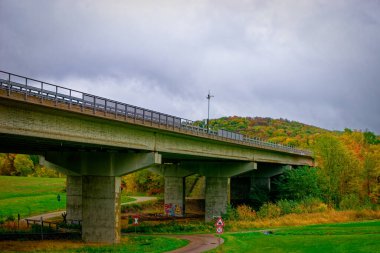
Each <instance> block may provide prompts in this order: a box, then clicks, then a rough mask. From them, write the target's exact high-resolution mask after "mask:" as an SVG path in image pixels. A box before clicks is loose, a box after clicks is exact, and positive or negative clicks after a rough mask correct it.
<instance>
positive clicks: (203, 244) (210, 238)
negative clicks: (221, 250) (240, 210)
mask: <svg viewBox="0 0 380 253" xmlns="http://www.w3.org/2000/svg"><path fill="white" fill-rule="evenodd" d="M168 237H174V238H178V239H184V240H188V241H189V244H188V245H186V246H185V247H183V248H179V249H176V250H173V251H170V252H168V253H199V252H205V251H207V250H211V249H214V248H216V247H218V246H219V239H218V238H217V237H215V236H214V235H213V234H202V235H170V236H168ZM223 242H224V241H223V239H222V238H220V244H222V243H223Z"/></svg>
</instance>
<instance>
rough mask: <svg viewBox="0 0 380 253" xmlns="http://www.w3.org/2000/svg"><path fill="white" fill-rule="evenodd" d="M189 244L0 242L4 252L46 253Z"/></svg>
mask: <svg viewBox="0 0 380 253" xmlns="http://www.w3.org/2000/svg"><path fill="white" fill-rule="evenodd" d="M187 244H188V242H187V241H185V240H180V239H176V238H166V237H153V236H128V237H127V236H125V237H122V239H121V243H120V244H113V245H101V244H95V243H92V244H91V243H88V244H86V243H84V242H81V241H64V240H62V241H61V240H55V241H12V242H6V241H0V249H1V251H2V252H20V251H22V252H24V251H26V252H45V253H53V252H54V253H63V252H65V253H66V252H67V253H77V252H78V253H79V252H81V253H82V252H86V253H97V252H99V253H100V252H109V253H111V252H115V253H116V252H130V253H139V252H152V253H160V252H167V251H171V250H174V249H177V248H180V247H183V246H185V245H187Z"/></svg>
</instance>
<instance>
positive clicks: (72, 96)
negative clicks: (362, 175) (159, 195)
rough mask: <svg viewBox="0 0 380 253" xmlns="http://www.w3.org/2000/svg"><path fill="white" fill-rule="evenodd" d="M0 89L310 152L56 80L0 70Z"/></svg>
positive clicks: (275, 147) (274, 147)
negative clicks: (210, 127) (215, 127)
mask: <svg viewBox="0 0 380 253" xmlns="http://www.w3.org/2000/svg"><path fill="white" fill-rule="evenodd" d="M0 89H3V90H6V92H7V94H8V95H10V94H11V93H14V92H16V93H20V94H23V95H24V96H25V99H27V97H28V96H34V97H37V98H39V99H41V102H42V101H43V100H50V101H54V102H55V103H56V104H57V103H65V104H67V105H68V107H69V108H71V106H72V105H76V106H79V107H80V108H81V109H82V110H83V109H90V110H92V111H93V113H94V114H95V113H96V112H101V113H104V114H105V115H107V114H108V115H109V114H111V115H114V116H115V118H116V117H118V116H122V117H124V118H125V120H127V119H133V120H139V121H142V122H143V124H147V125H149V124H151V125H153V124H159V125H165V126H166V127H167V128H172V129H183V130H187V131H191V132H194V133H201V134H205V135H209V136H216V137H219V138H221V139H224V140H234V141H238V142H241V143H243V144H248V145H253V146H257V147H261V148H266V149H271V150H277V151H285V152H290V153H296V154H299V155H311V152H309V151H306V150H301V149H296V148H294V147H293V146H287V145H281V144H276V143H273V142H268V141H264V140H261V139H259V138H250V137H248V136H244V135H242V134H239V133H234V132H231V131H226V130H223V129H220V130H218V131H214V130H211V129H207V128H204V127H200V126H197V125H196V124H195V122H194V121H192V120H188V119H184V118H180V117H176V116H172V115H169V114H165V113H160V112H156V111H153V110H148V109H145V108H141V107H138V106H134V105H130V104H126V103H122V102H118V101H115V100H111V99H107V98H103V97H99V96H96V95H92V94H88V93H84V92H81V91H77V90H73V89H70V88H66V87H62V86H58V85H55V84H51V83H47V82H43V81H39V80H36V79H32V78H28V77H24V76H20V75H16V74H12V73H9V72H5V71H1V70H0Z"/></svg>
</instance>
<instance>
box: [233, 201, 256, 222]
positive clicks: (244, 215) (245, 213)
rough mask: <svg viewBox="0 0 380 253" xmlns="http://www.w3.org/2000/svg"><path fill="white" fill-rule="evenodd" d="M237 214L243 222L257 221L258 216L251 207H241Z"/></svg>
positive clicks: (237, 209) (238, 208)
mask: <svg viewBox="0 0 380 253" xmlns="http://www.w3.org/2000/svg"><path fill="white" fill-rule="evenodd" d="M236 214H237V217H238V219H239V220H241V221H253V220H256V219H257V214H256V212H255V210H253V209H252V208H251V207H250V206H247V205H239V206H238V207H237V208H236Z"/></svg>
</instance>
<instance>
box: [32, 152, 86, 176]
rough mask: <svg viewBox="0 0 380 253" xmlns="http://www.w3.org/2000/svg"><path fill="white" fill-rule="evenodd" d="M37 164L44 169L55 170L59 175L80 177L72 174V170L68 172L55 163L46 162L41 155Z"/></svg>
mask: <svg viewBox="0 0 380 253" xmlns="http://www.w3.org/2000/svg"><path fill="white" fill-rule="evenodd" d="M39 163H40V165H42V166H45V167H46V168H49V169H53V170H56V171H58V172H59V173H62V174H65V175H66V176H81V175H80V174H79V173H77V172H74V171H72V170H68V169H66V168H64V167H61V166H59V165H57V164H55V163H52V162H49V161H46V159H45V156H42V155H40V156H39Z"/></svg>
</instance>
